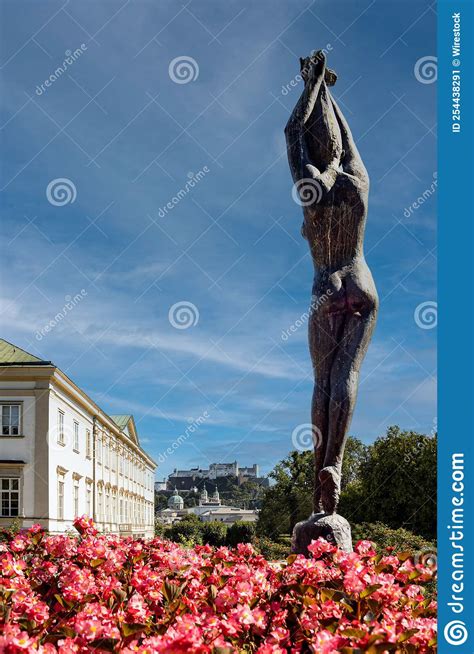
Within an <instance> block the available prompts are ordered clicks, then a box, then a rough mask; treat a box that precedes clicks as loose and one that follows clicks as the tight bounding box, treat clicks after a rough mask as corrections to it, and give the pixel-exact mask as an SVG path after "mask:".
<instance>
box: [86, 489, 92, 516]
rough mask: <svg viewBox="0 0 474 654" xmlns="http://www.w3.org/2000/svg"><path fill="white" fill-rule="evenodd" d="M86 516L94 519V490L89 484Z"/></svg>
mask: <svg viewBox="0 0 474 654" xmlns="http://www.w3.org/2000/svg"><path fill="white" fill-rule="evenodd" d="M86 514H87V515H88V516H89V518H92V488H91V485H90V484H89V483H88V484H87V486H86Z"/></svg>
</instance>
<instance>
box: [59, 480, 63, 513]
mask: <svg viewBox="0 0 474 654" xmlns="http://www.w3.org/2000/svg"><path fill="white" fill-rule="evenodd" d="M58 520H64V479H63V478H59V479H58Z"/></svg>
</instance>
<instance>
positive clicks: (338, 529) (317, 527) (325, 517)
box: [291, 513, 352, 557]
mask: <svg viewBox="0 0 474 654" xmlns="http://www.w3.org/2000/svg"><path fill="white" fill-rule="evenodd" d="M318 538H324V540H327V541H328V543H332V544H333V545H337V547H339V549H341V550H343V551H344V552H352V536H351V526H350V524H349V523H348V522H347V520H346V519H345V518H343V517H342V515H338V514H337V513H331V514H327V513H313V515H312V516H310V517H309V518H308V520H304V521H303V522H298V524H296V525H295V528H294V529H293V536H292V539H291V551H292V552H293V553H294V554H304V555H305V556H306V557H307V556H308V545H310V544H311V541H312V540H318Z"/></svg>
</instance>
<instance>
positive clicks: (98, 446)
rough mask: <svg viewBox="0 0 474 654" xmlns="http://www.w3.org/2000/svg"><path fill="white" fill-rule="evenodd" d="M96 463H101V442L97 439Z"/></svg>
mask: <svg viewBox="0 0 474 654" xmlns="http://www.w3.org/2000/svg"><path fill="white" fill-rule="evenodd" d="M97 463H102V440H101V439H100V438H98V439H97Z"/></svg>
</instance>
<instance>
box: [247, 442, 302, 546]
mask: <svg viewBox="0 0 474 654" xmlns="http://www.w3.org/2000/svg"><path fill="white" fill-rule="evenodd" d="M269 476H270V478H271V479H273V480H274V481H275V484H274V485H273V486H271V487H270V488H268V489H267V490H266V492H265V495H264V498H263V502H262V508H261V510H260V514H259V518H258V524H257V533H258V534H259V535H260V536H267V537H268V538H270V539H272V540H276V539H277V537H278V536H279V535H280V534H288V533H291V531H292V530H293V527H294V526H295V524H296V523H297V522H298V521H299V520H304V519H305V518H307V517H308V516H309V515H310V513H311V511H312V506H311V502H312V499H311V498H312V492H313V491H312V489H313V479H314V465H313V453H312V452H309V451H308V452H296V451H294V452H290V454H289V455H288V456H287V457H286V459H283V461H280V463H277V465H276V466H275V468H274V469H273V470H272V472H271V473H270V475H269Z"/></svg>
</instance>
